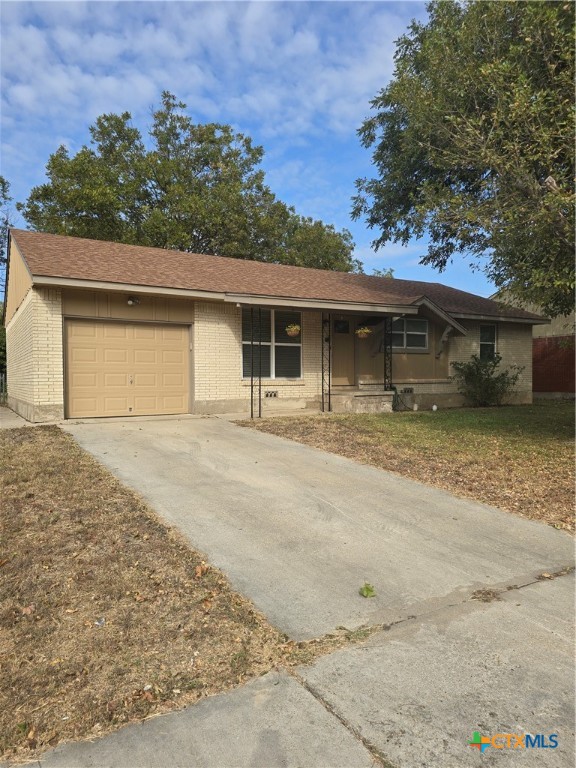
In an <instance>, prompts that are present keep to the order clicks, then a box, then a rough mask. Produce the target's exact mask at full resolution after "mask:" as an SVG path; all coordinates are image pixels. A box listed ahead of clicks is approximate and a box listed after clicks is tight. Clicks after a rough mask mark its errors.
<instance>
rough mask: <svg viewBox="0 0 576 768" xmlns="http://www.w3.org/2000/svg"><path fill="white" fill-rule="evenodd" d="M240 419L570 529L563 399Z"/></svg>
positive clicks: (569, 428)
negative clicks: (496, 405)
mask: <svg viewBox="0 0 576 768" xmlns="http://www.w3.org/2000/svg"><path fill="white" fill-rule="evenodd" d="M241 423H242V424H243V425H244V426H252V427H255V428H256V429H259V430H261V431H263V432H269V433H272V434H274V435H280V436H282V437H287V438H290V439H292V440H297V441H298V442H301V443H306V444H307V445H312V446H314V447H316V448H322V449H323V450H326V451H330V452H332V453H337V454H340V455H341V456H347V457H348V458H351V459H355V460H357V461H361V462H363V463H365V464H371V465H373V466H376V467H380V468H382V469H386V470H389V471H391V472H396V473H398V474H400V475H405V476H406V477H410V478H412V479H414V480H419V481H420V482H423V483H427V484H429V485H434V486H436V487H438V488H444V489H445V490H448V491H450V492H452V493H454V494H456V495H459V496H466V497H468V498H472V499H476V500H477V501H482V502H485V503H486V504H491V505H493V506H496V507H499V508H500V509H504V510H507V511H508V512H513V513H514V514H517V515H520V516H522V517H527V518H530V519H533V520H541V521H543V522H545V523H548V524H549V525H552V526H554V527H555V528H560V529H563V530H568V531H573V530H574V406H573V404H571V403H562V402H548V403H542V404H538V405H534V406H517V407H508V408H476V409H453V410H443V411H437V412H436V413H433V412H431V411H429V412H418V413H413V412H404V413H393V414H374V415H372V414H362V415H359V414H350V415H336V414H330V415H325V416H317V417H313V416H305V417H285V418H274V419H269V420H265V421H254V422H241Z"/></svg>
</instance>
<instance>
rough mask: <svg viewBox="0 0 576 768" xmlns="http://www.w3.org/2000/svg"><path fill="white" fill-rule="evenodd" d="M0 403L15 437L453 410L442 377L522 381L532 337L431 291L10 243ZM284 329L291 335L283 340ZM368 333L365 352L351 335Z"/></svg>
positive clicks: (311, 272)
mask: <svg viewBox="0 0 576 768" xmlns="http://www.w3.org/2000/svg"><path fill="white" fill-rule="evenodd" d="M7 285H8V287H7V300H6V309H5V318H4V322H5V325H6V331H7V348H8V403H9V405H10V407H11V408H13V409H14V410H15V411H16V412H18V413H20V414H21V415H22V416H24V417H25V418H26V419H28V420H30V421H48V420H53V419H61V418H80V417H81V418H84V417H97V416H127V415H147V414H178V413H199V414H210V413H225V412H228V413H236V412H238V413H250V412H251V411H252V412H253V413H254V415H258V414H259V413H261V412H262V410H264V411H269V410H273V409H280V408H289V409H296V408H306V407H314V408H319V407H320V408H322V409H323V410H339V411H342V410H353V411H382V410H390V408H391V403H392V394H393V393H392V387H393V386H394V387H396V389H397V390H398V392H401V393H402V395H401V396H402V398H403V399H404V401H405V402H408V403H409V404H412V403H418V404H419V405H420V406H421V407H430V406H431V405H432V404H433V403H435V404H437V405H438V406H439V407H442V406H455V405H460V404H461V403H462V398H461V397H460V396H459V395H458V393H457V390H456V386H455V384H454V383H453V382H452V381H450V378H449V377H450V374H451V373H452V371H451V363H452V362H453V361H457V360H467V359H469V358H470V356H471V355H472V354H474V353H476V354H480V355H482V356H490V355H493V354H494V353H495V352H498V353H499V354H500V355H501V356H502V358H503V365H505V366H507V365H511V364H517V365H520V366H524V367H525V369H524V372H523V373H522V375H521V377H520V380H519V383H518V387H517V393H516V397H515V401H516V402H519V403H529V402H531V399H532V378H531V366H530V362H531V357H532V325H533V324H538V323H541V322H546V321H545V320H543V319H542V318H540V317H539V316H537V315H535V314H533V313H530V312H526V311H524V310H517V309H512V308H510V307H503V306H502V305H500V304H498V303H496V302H494V301H491V300H489V299H484V298H481V297H479V296H475V295H473V294H471V293H466V292H464V291H459V290H456V289H454V288H449V287H447V286H444V285H440V284H439V283H425V282H416V281H411V280H397V279H391V278H382V277H374V276H368V275H358V274H347V273H342V272H329V271H323V270H316V269H306V268H303V267H290V266H283V265H276V264H265V263H261V262H257V261H243V260H238V259H231V258H225V257H220V256H207V255H198V254H189V253H181V252H178V251H169V250H161V249H157V248H144V247H140V246H130V245H120V244H117V243H108V242H101V241H98V240H83V239H80V238H72V237H62V236H58V235H47V234H42V233H33V232H25V231H21V230H12V231H11V235H10V244H9V262H8V283H7ZM291 325H296V326H299V328H297V329H296V335H295V336H291V335H289V333H288V331H287V329H288V326H291ZM363 327H368V328H370V330H371V333H370V334H369V336H368V338H366V339H362V338H360V336H359V335H358V334H357V331H358V329H360V328H363Z"/></svg>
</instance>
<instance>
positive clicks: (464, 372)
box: [451, 354, 524, 408]
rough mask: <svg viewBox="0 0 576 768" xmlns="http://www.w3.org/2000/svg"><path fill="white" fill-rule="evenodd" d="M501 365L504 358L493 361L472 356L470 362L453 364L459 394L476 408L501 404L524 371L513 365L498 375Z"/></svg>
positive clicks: (454, 379)
mask: <svg viewBox="0 0 576 768" xmlns="http://www.w3.org/2000/svg"><path fill="white" fill-rule="evenodd" d="M501 362H502V357H501V355H498V354H496V355H494V357H493V358H492V359H490V360H481V359H480V357H479V356H478V355H472V357H471V359H470V360H468V361H467V362H459V363H452V367H453V368H454V370H455V371H456V373H455V374H454V375H453V376H452V377H451V379H452V381H455V382H456V383H457V385H458V391H459V392H460V394H461V395H464V397H465V398H466V401H467V402H468V403H470V405H472V406H473V407H474V408H482V407H487V406H492V405H502V403H503V402H504V400H505V399H506V398H507V397H509V396H510V395H511V394H512V392H513V390H514V387H515V386H516V384H517V383H518V379H519V377H520V374H521V373H522V371H523V370H524V368H520V367H519V366H517V365H513V366H511V367H510V368H508V369H507V370H505V371H500V372H499V373H497V372H496V370H497V368H498V367H499V366H500V363H501Z"/></svg>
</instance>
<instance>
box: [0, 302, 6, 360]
mask: <svg viewBox="0 0 576 768" xmlns="http://www.w3.org/2000/svg"><path fill="white" fill-rule="evenodd" d="M3 316H4V307H3V305H2V304H0V318H2V317H3ZM5 370H6V328H5V327H4V325H0V373H3V372H4V371H5Z"/></svg>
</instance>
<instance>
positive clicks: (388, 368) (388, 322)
mask: <svg viewBox="0 0 576 768" xmlns="http://www.w3.org/2000/svg"><path fill="white" fill-rule="evenodd" d="M383 341H384V344H383V346H384V349H383V352H384V389H385V390H389V389H390V388H391V387H392V318H391V317H385V318H384V340H383Z"/></svg>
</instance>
